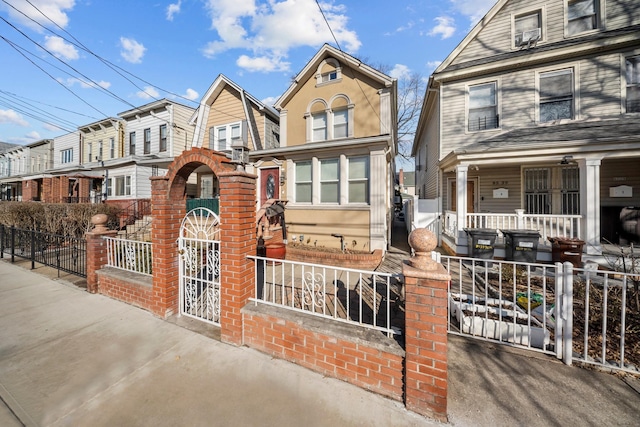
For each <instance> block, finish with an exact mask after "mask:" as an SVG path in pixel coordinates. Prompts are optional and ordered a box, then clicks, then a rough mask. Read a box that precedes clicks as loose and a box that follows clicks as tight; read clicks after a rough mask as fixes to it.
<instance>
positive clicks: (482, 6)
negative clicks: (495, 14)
mask: <svg viewBox="0 0 640 427" xmlns="http://www.w3.org/2000/svg"><path fill="white" fill-rule="evenodd" d="M449 1H450V2H451V4H452V5H453V8H454V9H455V10H456V11H457V12H459V13H460V14H461V15H464V16H466V17H468V18H469V21H470V22H471V25H472V26H473V25H475V24H477V23H478V21H480V19H482V17H483V16H484V15H485V14H486V13H487V12H488V11H489V9H491V7H492V6H493V5H494V4H496V0H449Z"/></svg>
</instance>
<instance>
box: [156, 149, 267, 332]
mask: <svg viewBox="0 0 640 427" xmlns="http://www.w3.org/2000/svg"><path fill="white" fill-rule="evenodd" d="M202 165H206V166H208V167H209V168H210V169H211V170H212V171H213V173H214V174H215V175H216V176H217V177H218V180H219V181H220V219H221V245H220V250H221V259H220V263H221V274H222V277H225V278H227V279H228V280H227V281H226V282H223V283H222V292H221V307H222V313H221V335H222V338H223V340H225V341H228V342H232V343H237V344H240V343H241V337H242V335H241V332H242V331H241V329H239V326H237V325H238V322H236V321H235V318H236V317H238V318H239V316H240V308H241V307H242V306H243V305H244V304H245V303H246V301H247V300H248V298H249V296H250V293H251V290H252V289H253V283H252V282H251V280H252V279H253V263H252V262H249V261H248V260H247V259H246V255H249V254H251V255H253V254H255V249H256V238H255V215H256V214H255V212H256V208H255V198H256V176H254V175H250V174H247V173H246V172H244V171H237V170H235V165H234V164H232V163H231V161H230V160H229V159H228V158H227V157H226V156H224V155H222V154H220V153H218V152H216V151H213V150H209V149H207V148H192V149H191V150H189V151H185V152H184V153H182V155H181V156H180V157H178V158H176V159H175V160H174V161H173V163H171V164H170V165H169V168H168V170H167V174H166V175H165V176H158V177H151V193H152V196H151V210H152V214H153V223H152V227H151V241H152V243H153V295H154V299H155V301H154V307H155V309H154V310H153V311H154V312H155V313H156V314H158V315H160V316H161V317H167V316H169V315H171V314H174V313H176V312H177V310H178V280H179V278H178V252H177V250H178V248H177V245H176V239H177V238H178V233H179V229H180V223H181V221H182V219H183V218H184V216H185V214H186V184H187V180H188V179H189V176H190V175H191V174H192V173H193V171H195V170H196V169H197V168H198V167H200V166H202Z"/></svg>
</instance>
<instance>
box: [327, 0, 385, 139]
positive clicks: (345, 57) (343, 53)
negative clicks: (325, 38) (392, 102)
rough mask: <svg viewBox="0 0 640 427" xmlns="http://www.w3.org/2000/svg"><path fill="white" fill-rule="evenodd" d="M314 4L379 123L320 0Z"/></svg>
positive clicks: (377, 115)
mask: <svg viewBox="0 0 640 427" xmlns="http://www.w3.org/2000/svg"><path fill="white" fill-rule="evenodd" d="M316 4H317V5H318V9H319V10H320V14H321V15H322V19H324V22H325V23H326V24H327V28H329V32H330V33H331V37H333V41H335V43H336V46H337V47H338V50H339V51H340V52H341V53H342V56H343V58H344V59H345V64H346V65H347V68H348V69H349V70H351V72H352V73H353V74H352V75H351V77H353V80H355V82H356V84H357V85H358V88H360V91H361V92H362V95H364V99H366V100H367V103H368V104H369V106H370V107H371V111H373V114H375V115H376V117H377V118H378V121H379V122H380V123H383V122H382V120H380V115H379V114H378V111H376V109H375V108H374V106H373V104H372V103H371V100H370V99H369V97H368V96H367V94H366V93H365V91H364V89H363V88H362V86H361V85H360V81H359V80H358V79H356V76H355V72H354V70H353V69H352V68H351V66H350V65H349V62H348V61H347V54H346V52H345V51H343V50H342V48H341V47H340V43H339V42H338V39H337V37H336V35H335V34H334V32H333V29H332V28H331V25H330V24H329V20H327V17H326V15H325V14H324V11H323V10H322V6H320V2H319V1H318V0H316ZM387 131H388V132H389V133H391V130H390V129H387Z"/></svg>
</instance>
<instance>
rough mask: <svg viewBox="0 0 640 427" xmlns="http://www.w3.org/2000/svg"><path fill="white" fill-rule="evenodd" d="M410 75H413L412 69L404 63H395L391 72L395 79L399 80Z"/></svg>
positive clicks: (390, 74)
mask: <svg viewBox="0 0 640 427" xmlns="http://www.w3.org/2000/svg"><path fill="white" fill-rule="evenodd" d="M410 75H411V70H410V69H409V67H407V66H406V65H403V64H396V65H394V67H393V69H392V70H391V71H390V72H389V76H390V77H393V78H394V79H398V80H400V79H402V78H408V77H409V76H410Z"/></svg>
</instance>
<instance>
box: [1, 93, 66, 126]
mask: <svg viewBox="0 0 640 427" xmlns="http://www.w3.org/2000/svg"><path fill="white" fill-rule="evenodd" d="M0 103H2V104H3V105H5V106H7V107H9V108H11V109H13V110H17V109H18V108H16V105H17V106H19V107H20V108H27V109H28V110H29V111H30V112H32V113H33V114H36V113H40V114H42V115H43V116H45V117H49V118H51V119H54V120H57V121H59V122H60V123H64V124H65V125H67V126H69V125H70V126H72V127H76V126H77V125H76V124H75V123H72V122H70V121H69V120H66V119H63V118H61V117H57V116H55V115H53V114H51V113H49V112H47V111H45V110H43V109H40V108H37V107H34V106H33V105H29V104H27V103H25V102H23V101H20V100H17V99H10V98H7V97H6V96H3V95H0ZM21 112H22V110H21Z"/></svg>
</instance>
